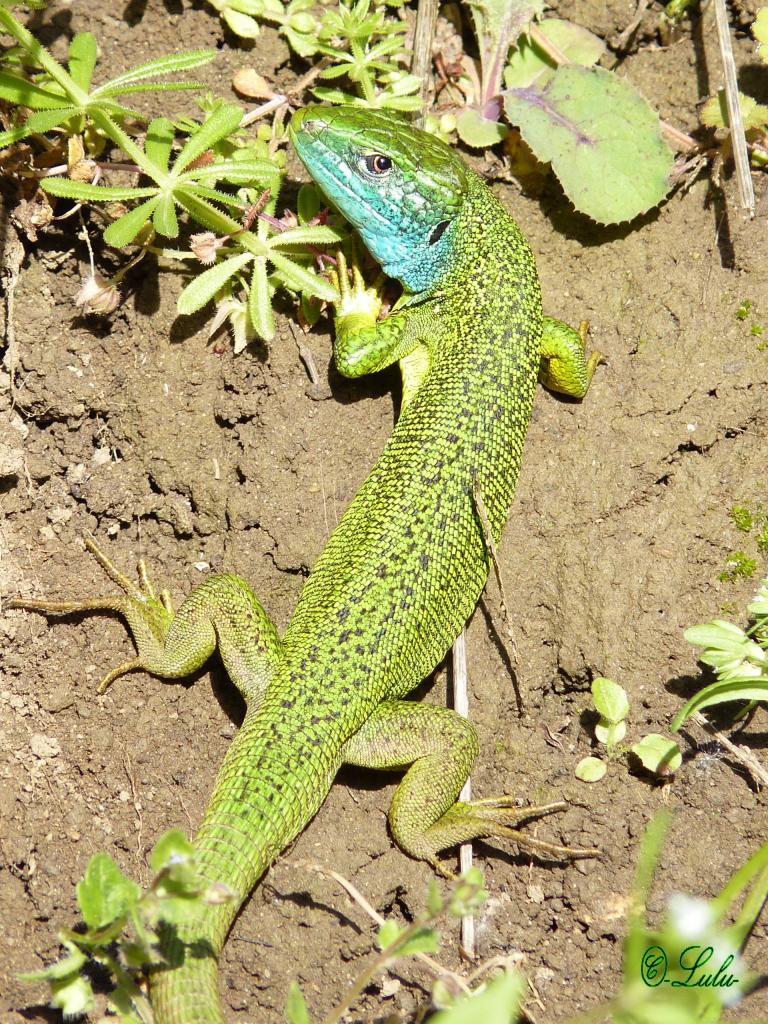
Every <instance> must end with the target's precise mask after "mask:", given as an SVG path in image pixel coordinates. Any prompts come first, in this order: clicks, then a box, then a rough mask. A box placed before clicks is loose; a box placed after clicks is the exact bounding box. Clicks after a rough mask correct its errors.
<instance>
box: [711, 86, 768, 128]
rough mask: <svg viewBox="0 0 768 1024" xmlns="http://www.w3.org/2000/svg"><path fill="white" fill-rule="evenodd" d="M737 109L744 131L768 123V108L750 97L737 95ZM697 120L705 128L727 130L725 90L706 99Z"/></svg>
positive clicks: (741, 93)
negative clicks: (739, 112)
mask: <svg viewBox="0 0 768 1024" xmlns="http://www.w3.org/2000/svg"><path fill="white" fill-rule="evenodd" d="M739 109H740V111H741V120H742V122H743V124H744V131H747V132H748V131H749V130H750V129H751V128H762V127H763V126H764V125H765V124H767V123H768V107H766V106H763V105H762V104H760V103H758V102H757V101H756V100H753V99H752V97H751V96H745V95H744V93H743V92H740V93H739ZM699 120H700V121H701V123H702V124H703V125H705V126H706V127H707V128H728V127H729V122H728V102H727V100H726V96H725V89H720V90H719V91H718V93H717V95H715V96H712V97H711V99H708V100H707V102H706V103H705V104H704V106H703V107H702V108H701V113H700V114H699Z"/></svg>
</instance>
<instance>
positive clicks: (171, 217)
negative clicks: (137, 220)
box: [152, 194, 179, 238]
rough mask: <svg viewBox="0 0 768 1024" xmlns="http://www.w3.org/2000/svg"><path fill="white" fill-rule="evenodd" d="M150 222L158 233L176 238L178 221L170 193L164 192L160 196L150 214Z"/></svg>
mask: <svg viewBox="0 0 768 1024" xmlns="http://www.w3.org/2000/svg"><path fill="white" fill-rule="evenodd" d="M152 223H153V224H154V226H155V231H157V233H158V234H159V235H164V236H165V237H166V238H178V235H179V221H178V218H177V217H176V206H175V205H174V202H173V196H172V195H170V194H166V195H163V196H161V197H160V202H159V203H158V204H157V206H156V207H155V212H154V214H153V215H152Z"/></svg>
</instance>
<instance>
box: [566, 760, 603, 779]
mask: <svg viewBox="0 0 768 1024" xmlns="http://www.w3.org/2000/svg"><path fill="white" fill-rule="evenodd" d="M607 770H608V766H607V764H606V763H605V761H601V760H600V758H599V757H583V758H582V759H581V760H580V761H579V763H578V764H577V765H576V771H575V773H574V774H575V775H576V778H577V779H579V780H580V781H581V782H599V781H600V779H602V777H603V776H604V775H605V773H606V771H607Z"/></svg>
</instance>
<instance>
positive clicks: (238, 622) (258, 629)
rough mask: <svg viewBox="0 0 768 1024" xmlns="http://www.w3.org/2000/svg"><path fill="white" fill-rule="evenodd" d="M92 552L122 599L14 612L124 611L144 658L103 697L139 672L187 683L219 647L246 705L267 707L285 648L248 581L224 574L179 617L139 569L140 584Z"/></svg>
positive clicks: (29, 604) (32, 603) (123, 669)
mask: <svg viewBox="0 0 768 1024" xmlns="http://www.w3.org/2000/svg"><path fill="white" fill-rule="evenodd" d="M85 546H86V547H87V548H88V550H89V551H90V552H91V554H92V555H93V556H94V557H95V558H96V560H97V561H98V563H99V565H100V566H101V567H102V569H104V571H105V572H106V574H107V575H108V576H109V578H110V579H111V580H112V582H113V583H115V584H116V585H117V586H118V587H119V588H120V590H121V591H122V593H121V594H117V595H114V596H111V597H97V598H89V599H85V600H65V601H49V600H44V601H39V600H28V599H17V600H14V601H10V602H9V607H10V608H23V609H26V610H27V611H36V612H43V613H44V614H46V615H69V614H72V613H76V612H85V613H91V612H101V611H107V612H117V613H118V614H120V615H122V616H123V618H124V619H125V620H126V622H127V624H128V628H129V630H130V632H131V634H132V636H133V639H134V642H135V644H136V648H137V653H138V657H137V658H134V659H132V660H131V661H127V662H124V663H123V664H122V665H118V666H117V668H115V669H113V670H112V671H111V672H109V673H108V674H107V675H106V676H105V677H104V678H103V679H102V681H101V683H100V684H99V688H98V692H99V693H104V691H105V690H106V689H107V687H108V686H109V685H110V684H111V683H113V682H114V681H115V679H117V678H119V677H120V676H122V675H125V674H126V673H127V672H133V671H135V670H137V669H144V671H146V672H149V673H151V674H152V675H155V676H159V677H160V678H162V679H180V678H182V677H184V676H188V675H190V674H191V673H192V672H195V671H197V669H199V668H201V667H202V666H203V665H204V664H205V662H206V661H207V660H208V658H209V657H210V656H211V654H213V652H214V650H215V649H216V648H217V647H218V649H219V654H220V655H221V659H222V661H223V663H224V667H225V668H226V670H227V673H228V674H229V677H230V679H231V680H232V682H233V683H234V684H235V685H236V686H237V688H238V689H239V690H240V692H241V693H242V695H243V697H244V698H245V700H246V702H247V704H248V709H249V711H254V710H255V709H256V707H257V706H258V705H259V704H260V703H261V700H262V698H263V696H264V693H265V691H266V688H267V685H268V683H269V681H270V680H271V678H272V677H273V675H274V673H275V671H276V670H277V667H278V665H279V662H280V660H281V657H282V655H281V648H280V641H279V639H278V637H277V632H276V630H275V627H274V626H273V624H272V622H271V621H270V620H269V618H268V617H267V614H266V612H265V611H264V609H263V607H262V606H261V604H260V603H259V601H258V600H257V598H256V596H255V595H254V593H253V591H252V590H251V589H250V587H249V586H248V584H247V583H246V582H245V580H243V579H241V578H240V577H239V576H234V575H231V574H223V575H220V576H211V577H210V578H209V579H207V580H205V582H204V583H201V584H200V586H199V587H195V589H194V590H193V591H192V593H191V594H190V595H189V597H188V598H187V599H186V600H185V601H184V603H183V604H182V605H181V607H180V608H179V610H178V611H177V612H174V610H173V606H172V604H171V600H170V597H169V595H168V593H167V592H166V591H161V592H160V595H159V596H158V595H157V593H156V591H155V588H154V587H153V586H152V584H151V582H150V580H149V577H148V575H147V570H146V566H145V565H144V562H143V561H142V562H140V563H139V582H138V584H136V583H133V582H132V581H131V580H130V579H129V578H128V577H127V576H125V575H124V574H123V573H121V572H120V571H119V570H118V569H116V568H115V566H114V565H113V564H112V562H110V560H109V559H108V558H107V556H106V555H105V554H104V553H103V552H102V551H101V550H100V549H99V548H98V547H97V546H96V544H95V543H94V542H93V541H92V540H86V542H85Z"/></svg>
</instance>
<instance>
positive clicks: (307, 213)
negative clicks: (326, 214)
mask: <svg viewBox="0 0 768 1024" xmlns="http://www.w3.org/2000/svg"><path fill="white" fill-rule="evenodd" d="M320 204H321V199H320V192H319V190H318V188H317V187H316V186H315V185H302V186H301V188H300V189H299V194H298V197H297V199H296V213H297V214H298V217H299V222H300V223H301V224H309V222H310V221H311V220H314V219H315V217H317V215H318V214H319V213H320Z"/></svg>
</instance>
